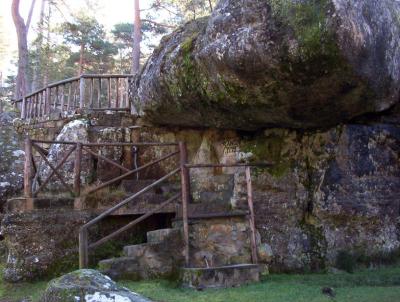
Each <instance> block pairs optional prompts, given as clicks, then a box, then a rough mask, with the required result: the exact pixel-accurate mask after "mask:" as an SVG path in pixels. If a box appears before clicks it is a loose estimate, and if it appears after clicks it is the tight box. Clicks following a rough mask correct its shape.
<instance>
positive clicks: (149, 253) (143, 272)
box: [99, 243, 184, 280]
mask: <svg viewBox="0 0 400 302" xmlns="http://www.w3.org/2000/svg"><path fill="white" fill-rule="evenodd" d="M182 246H183V244H181V243H180V244H179V245H178V246H172V245H171V243H169V244H159V243H143V244H137V245H131V246H126V247H124V257H119V258H113V259H106V260H102V261H100V262H99V270H100V271H101V272H102V273H104V274H106V275H108V276H110V277H111V278H112V279H119V280H121V279H129V280H140V279H150V278H166V277H170V276H172V275H174V274H176V273H177V268H179V267H181V266H182V264H183V261H184V258H183V253H182V251H180V249H182Z"/></svg>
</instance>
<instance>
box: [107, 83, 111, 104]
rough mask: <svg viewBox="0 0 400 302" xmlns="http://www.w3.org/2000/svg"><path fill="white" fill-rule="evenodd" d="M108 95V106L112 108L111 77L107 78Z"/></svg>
mask: <svg viewBox="0 0 400 302" xmlns="http://www.w3.org/2000/svg"><path fill="white" fill-rule="evenodd" d="M107 87H108V90H107V96H108V107H109V108H111V79H110V78H107Z"/></svg>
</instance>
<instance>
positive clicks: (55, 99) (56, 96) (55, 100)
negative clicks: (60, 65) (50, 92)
mask: <svg viewBox="0 0 400 302" xmlns="http://www.w3.org/2000/svg"><path fill="white" fill-rule="evenodd" d="M55 90H56V95H55V96H54V104H53V109H54V112H56V109H57V105H58V86H56V89H55Z"/></svg>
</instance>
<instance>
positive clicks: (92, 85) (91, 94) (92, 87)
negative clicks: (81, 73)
mask: <svg viewBox="0 0 400 302" xmlns="http://www.w3.org/2000/svg"><path fill="white" fill-rule="evenodd" d="M93 92H94V79H93V78H91V79H90V109H93V107H94V106H93V105H94V104H93V102H94V100H93Z"/></svg>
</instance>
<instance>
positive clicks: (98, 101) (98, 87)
mask: <svg viewBox="0 0 400 302" xmlns="http://www.w3.org/2000/svg"><path fill="white" fill-rule="evenodd" d="M97 108H99V109H100V108H101V78H99V83H98V85H97Z"/></svg>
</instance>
